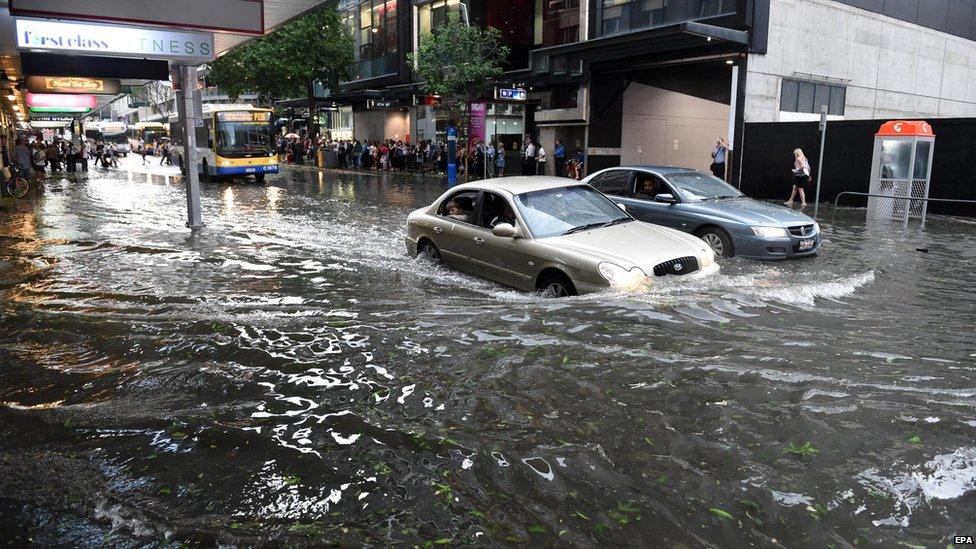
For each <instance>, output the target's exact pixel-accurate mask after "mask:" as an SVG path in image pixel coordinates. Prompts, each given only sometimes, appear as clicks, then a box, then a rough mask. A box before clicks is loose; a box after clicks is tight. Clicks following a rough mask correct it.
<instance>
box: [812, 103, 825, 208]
mask: <svg viewBox="0 0 976 549" xmlns="http://www.w3.org/2000/svg"><path fill="white" fill-rule="evenodd" d="M826 140H827V105H820V158H819V159H818V160H817V195H816V196H815V197H814V199H813V218H814V219H816V218H817V214H818V213H820V181H821V180H822V179H823V161H824V142H825V141H826Z"/></svg>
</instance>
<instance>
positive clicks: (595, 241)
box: [545, 221, 706, 274]
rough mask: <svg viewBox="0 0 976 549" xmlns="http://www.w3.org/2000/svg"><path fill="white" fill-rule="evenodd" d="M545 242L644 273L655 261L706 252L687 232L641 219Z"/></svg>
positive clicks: (661, 261) (652, 266)
mask: <svg viewBox="0 0 976 549" xmlns="http://www.w3.org/2000/svg"><path fill="white" fill-rule="evenodd" d="M545 242H546V243H547V244H549V245H551V246H553V247H554V248H556V249H559V250H564V251H568V252H571V253H575V254H578V255H582V256H586V257H589V258H592V259H594V260H597V261H610V262H612V263H616V264H617V265H620V266H621V267H624V268H626V269H630V268H631V267H635V266H636V267H640V268H641V269H642V270H643V271H644V272H645V273H648V274H651V273H653V272H654V266H655V265H657V264H659V263H663V262H665V261H668V260H671V259H676V258H679V257H687V256H690V255H691V256H695V257H701V256H702V255H705V253H706V250H705V244H704V242H702V241H701V240H699V239H697V238H695V237H693V236H691V235H688V234H685V233H682V232H680V231H676V230H674V229H669V228H667V227H661V226H659V225H652V224H650V223H644V222H641V221H632V222H630V223H623V224H621V225H614V226H611V227H605V228H602V229H592V230H589V231H582V232H578V233H573V234H568V235H565V236H555V237H551V238H546V239H545Z"/></svg>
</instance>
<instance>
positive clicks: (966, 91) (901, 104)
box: [745, 0, 976, 122]
mask: <svg viewBox="0 0 976 549" xmlns="http://www.w3.org/2000/svg"><path fill="white" fill-rule="evenodd" d="M769 15H770V21H769V53H768V54H766V55H754V54H753V55H750V56H749V63H748V77H747V81H746V94H747V96H746V111H745V120H746V122H778V121H780V120H781V117H780V111H779V96H780V87H781V79H782V77H787V78H790V77H793V73H794V72H801V73H807V74H812V75H818V76H828V77H832V78H839V79H846V80H849V81H850V82H849V84H847V86H848V87H847V106H846V110H845V115H844V118H845V119H848V120H851V119H874V118H903V117H904V118H908V117H918V118H934V117H961V116H976V42H973V41H971V40H966V39H964V38H959V37H957V36H953V35H950V34H947V33H944V32H939V31H935V30H931V29H928V28H925V27H920V26H918V25H914V24H911V23H907V22H904V21H900V20H897V19H894V18H891V17H887V16H884V15H880V14H878V13H873V12H869V11H866V10H862V9H859V8H854V7H851V6H847V5H845V4H842V3H840V2H836V1H834V0H771V1H770V14H769Z"/></svg>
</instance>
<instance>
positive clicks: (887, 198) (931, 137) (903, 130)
mask: <svg viewBox="0 0 976 549" xmlns="http://www.w3.org/2000/svg"><path fill="white" fill-rule="evenodd" d="M934 152H935V134H934V133H932V126H930V125H929V123H928V122H925V121H924V120H908V121H906V120H892V121H890V122H885V123H884V124H882V126H881V129H879V130H878V133H877V134H875V136H874V156H873V164H872V166H871V186H870V194H871V195H872V196H871V197H869V198H868V217H869V218H874V219H890V220H895V221H902V222H904V223H905V224H907V223H908V219H909V218H916V219H921V220H922V223H923V224H924V223H925V213H926V211H927V210H928V201H926V200H913V199H918V198H926V199H927V198H928V197H929V181H930V180H931V177H932V155H933V153H934ZM877 195H880V196H877Z"/></svg>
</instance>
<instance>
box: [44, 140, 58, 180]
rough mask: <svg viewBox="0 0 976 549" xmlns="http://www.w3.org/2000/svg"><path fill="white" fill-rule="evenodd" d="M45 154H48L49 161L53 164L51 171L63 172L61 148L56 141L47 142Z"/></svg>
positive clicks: (53, 172) (49, 163)
mask: <svg viewBox="0 0 976 549" xmlns="http://www.w3.org/2000/svg"><path fill="white" fill-rule="evenodd" d="M44 154H45V156H47V163H48V165H50V166H51V173H52V174H55V173H60V172H61V148H60V147H59V146H58V144H57V143H55V142H53V141H52V142H50V143H48V144H47V148H46V149H45V151H44Z"/></svg>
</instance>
